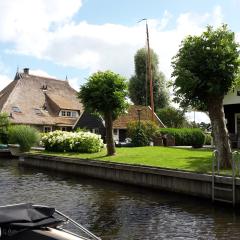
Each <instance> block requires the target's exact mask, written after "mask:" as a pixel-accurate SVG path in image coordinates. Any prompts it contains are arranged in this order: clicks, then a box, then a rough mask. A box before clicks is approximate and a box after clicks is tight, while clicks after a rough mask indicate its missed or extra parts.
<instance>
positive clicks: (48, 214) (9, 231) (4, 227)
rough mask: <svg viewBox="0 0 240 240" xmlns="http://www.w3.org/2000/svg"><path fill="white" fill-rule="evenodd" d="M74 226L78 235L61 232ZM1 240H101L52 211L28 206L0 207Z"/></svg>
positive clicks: (69, 219) (62, 215) (57, 212)
mask: <svg viewBox="0 0 240 240" xmlns="http://www.w3.org/2000/svg"><path fill="white" fill-rule="evenodd" d="M67 223H70V224H73V225H74V226H75V227H76V228H77V229H78V230H80V231H79V232H81V234H80V235H79V234H75V233H73V232H70V231H68V230H66V229H65V228H64V225H65V224H67ZM0 239H1V240H29V239H31V240H101V239H100V238H99V237H97V236H95V235H94V234H93V233H91V232H90V231H88V230H87V229H86V228H84V227H83V226H82V225H80V224H79V223H77V222H75V221H74V220H73V219H71V218H70V217H68V216H66V215H64V214H63V213H62V212H60V211H58V210H56V209H55V208H52V207H48V206H41V205H33V204H31V203H21V204H15V205H7V206H1V207H0Z"/></svg>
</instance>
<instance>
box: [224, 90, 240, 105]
mask: <svg viewBox="0 0 240 240" xmlns="http://www.w3.org/2000/svg"><path fill="white" fill-rule="evenodd" d="M237 91H240V89H236V90H235V91H234V92H229V93H228V94H227V95H225V97H224V99H223V105H228V104H239V103H240V96H237Z"/></svg>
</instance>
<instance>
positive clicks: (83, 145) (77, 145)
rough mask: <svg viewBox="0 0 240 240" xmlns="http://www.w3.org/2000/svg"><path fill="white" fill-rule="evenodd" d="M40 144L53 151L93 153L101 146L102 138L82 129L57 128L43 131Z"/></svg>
mask: <svg viewBox="0 0 240 240" xmlns="http://www.w3.org/2000/svg"><path fill="white" fill-rule="evenodd" d="M41 144H42V145H43V146H44V147H45V149H46V150H48V151H55V152H80V153H94V152H99V151H100V150H101V149H102V148H103V140H102V139H101V136H100V135H97V134H94V133H90V132H84V131H78V132H65V131H59V130H57V131H54V132H49V133H44V134H43V135H42V137H41Z"/></svg>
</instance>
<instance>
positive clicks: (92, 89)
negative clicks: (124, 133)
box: [78, 71, 128, 155]
mask: <svg viewBox="0 0 240 240" xmlns="http://www.w3.org/2000/svg"><path fill="white" fill-rule="evenodd" d="M126 96H127V84H126V82H125V79H124V78H123V77H121V76H120V75H119V74H116V73H113V72H111V71H105V72H97V73H94V74H93V75H91V76H90V77H89V78H88V80H87V83H86V84H85V85H83V86H81V88H80V91H79V93H78V98H79V99H80V100H81V102H82V103H83V105H84V107H85V110H87V111H89V112H91V113H98V114H100V115H102V116H103V118H104V120H105V126H106V143H107V154H108V155H114V154H115V145H114V141H113V121H114V120H115V119H116V118H117V117H118V116H119V115H120V114H121V113H123V112H124V111H125V110H126V109H127V106H128V104H127V102H126Z"/></svg>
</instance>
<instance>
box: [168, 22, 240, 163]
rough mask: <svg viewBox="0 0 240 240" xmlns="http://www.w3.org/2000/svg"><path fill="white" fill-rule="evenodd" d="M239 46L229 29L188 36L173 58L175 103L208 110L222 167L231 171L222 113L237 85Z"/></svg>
mask: <svg viewBox="0 0 240 240" xmlns="http://www.w3.org/2000/svg"><path fill="white" fill-rule="evenodd" d="M238 47H239V45H238V44H237V43H236V42H235V39H234V33H233V32H232V31H230V30H229V29H228V28H227V26H226V25H223V26H221V27H220V28H218V29H216V30H214V29H213V28H212V27H207V30H206V31H205V32H203V33H202V34H201V35H200V36H189V37H187V38H186V39H184V40H183V41H182V43H181V46H180V49H179V51H178V53H177V55H176V56H175V57H174V58H173V62H172V66H173V69H174V70H173V73H172V77H174V78H175V82H174V84H173V86H174V90H175V95H176V101H177V102H179V103H180V104H181V105H182V106H184V107H185V106H187V105H190V106H192V107H194V108H196V107H197V108H201V109H203V108H204V107H206V108H207V110H208V112H209V117H210V120H211V124H212V130H213V136H214V142H215V145H216V149H217V150H218V157H219V160H220V161H221V166H222V167H229V166H230V164H231V162H230V159H231V148H230V144H229V138H228V132H227V128H226V124H225V120H224V119H225V116H224V111H223V98H224V95H225V94H226V93H227V92H228V91H229V90H230V89H231V88H232V87H234V85H235V84H236V82H237V76H238V73H239V66H240V62H239V52H238Z"/></svg>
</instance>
